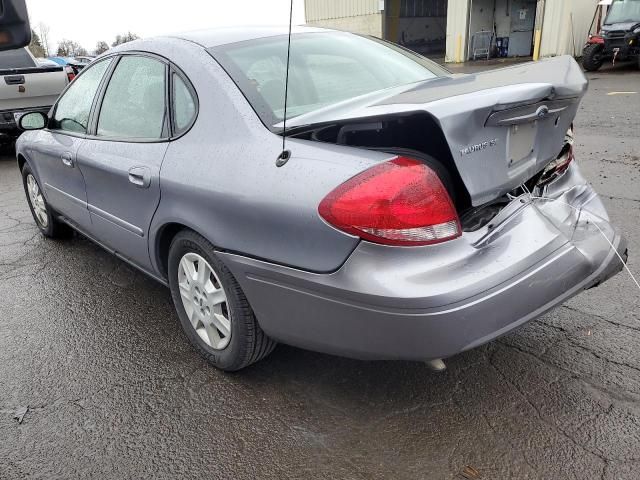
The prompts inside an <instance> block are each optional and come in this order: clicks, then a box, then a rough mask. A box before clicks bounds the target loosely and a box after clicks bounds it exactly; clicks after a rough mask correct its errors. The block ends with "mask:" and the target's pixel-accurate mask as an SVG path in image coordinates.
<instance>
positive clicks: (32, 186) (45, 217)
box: [22, 163, 72, 238]
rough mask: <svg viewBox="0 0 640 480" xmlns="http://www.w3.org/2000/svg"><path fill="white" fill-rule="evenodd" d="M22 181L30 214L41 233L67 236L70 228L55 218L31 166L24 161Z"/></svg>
mask: <svg viewBox="0 0 640 480" xmlns="http://www.w3.org/2000/svg"><path fill="white" fill-rule="evenodd" d="M22 183H23V185H24V193H25V194H26V195H27V202H28V203H29V209H30V210H31V215H33V219H34V220H35V222H36V225H37V226H38V228H39V229H40V231H41V232H42V234H43V235H44V236H45V237H49V238H64V237H68V236H69V235H70V234H71V233H72V230H71V228H70V227H68V226H67V225H65V224H64V223H61V222H60V221H59V220H58V219H57V218H56V216H55V215H54V213H53V210H51V208H50V207H49V204H48V203H47V200H46V199H45V198H44V194H43V193H42V188H40V184H39V183H38V180H37V179H36V177H35V175H34V174H33V171H32V170H31V167H30V166H29V165H28V164H26V163H25V164H24V167H22Z"/></svg>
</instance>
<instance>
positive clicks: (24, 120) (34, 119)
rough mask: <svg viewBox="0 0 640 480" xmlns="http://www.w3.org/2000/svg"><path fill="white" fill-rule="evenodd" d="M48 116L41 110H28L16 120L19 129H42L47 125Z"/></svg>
mask: <svg viewBox="0 0 640 480" xmlns="http://www.w3.org/2000/svg"><path fill="white" fill-rule="evenodd" d="M48 121H49V118H48V117H47V116H46V115H45V114H44V113H42V112H30V113H26V114H24V115H22V116H21V117H20V119H19V120H18V127H19V128H20V130H25V131H26V130H42V129H43V128H45V127H46V126H47V123H48Z"/></svg>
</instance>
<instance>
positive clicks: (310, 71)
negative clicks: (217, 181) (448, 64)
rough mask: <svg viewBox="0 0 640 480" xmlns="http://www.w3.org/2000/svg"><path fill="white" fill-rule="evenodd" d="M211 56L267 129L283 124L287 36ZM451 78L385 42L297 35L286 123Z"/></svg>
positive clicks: (336, 34) (225, 48)
mask: <svg viewBox="0 0 640 480" xmlns="http://www.w3.org/2000/svg"><path fill="white" fill-rule="evenodd" d="M209 52H210V53H211V54H212V55H213V56H214V57H215V58H216V60H217V61H218V62H219V63H220V64H221V65H222V66H223V68H224V69H225V70H226V71H227V72H228V73H229V75H230V76H231V77H232V78H233V80H234V81H235V83H236V84H237V85H238V87H239V88H240V90H242V93H244V95H245V97H246V98H247V99H248V100H249V102H250V103H251V105H252V106H253V108H254V109H255V111H256V112H257V113H258V115H259V116H260V118H261V119H262V121H263V122H264V123H265V125H267V126H273V125H275V124H277V123H279V122H280V121H282V120H283V118H284V90H285V88H284V86H285V77H286V65H287V36H286V35H284V36H278V37H273V38H267V39H258V40H250V41H247V42H240V43H234V44H230V45H222V46H219V47H214V48H211V49H209ZM447 73H448V72H447V71H446V70H445V69H443V68H442V67H440V66H438V65H437V64H436V63H434V62H432V61H430V60H427V59H426V58H424V57H421V56H419V55H417V54H414V53H413V52H409V51H408V50H404V49H402V48H400V47H397V46H395V45H392V44H389V43H386V42H383V41H381V40H376V39H371V38H366V37H361V36H358V35H353V34H350V33H344V32H326V33H324V32H323V33H306V34H298V35H294V36H293V37H292V40H291V65H290V70H289V93H288V101H287V118H289V119H290V118H293V117H296V116H298V115H302V114H304V113H308V112H311V111H313V110H317V109H319V108H322V107H325V106H328V105H332V104H335V103H338V102H341V101H344V100H348V99H352V98H354V97H358V96H360V95H366V94H368V93H372V92H375V91H378V90H383V89H386V88H391V87H397V86H400V85H406V84H409V83H414V82H418V81H421V80H427V79H431V78H434V77H437V76H443V75H446V74H447Z"/></svg>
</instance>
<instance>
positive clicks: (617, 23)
mask: <svg viewBox="0 0 640 480" xmlns="http://www.w3.org/2000/svg"><path fill="white" fill-rule="evenodd" d="M607 3H609V2H601V5H600V6H599V8H601V7H602V4H607ZM596 15H597V13H596ZM594 20H595V18H594ZM599 30H600V31H599V32H598V33H597V34H595V35H589V40H588V41H587V44H586V45H585V47H584V50H583V52H582V66H583V67H584V69H585V70H587V71H589V72H592V71H595V70H598V69H599V68H600V67H601V66H602V64H603V63H604V62H605V61H607V60H612V61H613V63H615V62H616V61H618V60H619V61H626V60H635V61H636V62H637V64H638V67H640V0H613V2H611V6H610V7H609V11H608V12H607V16H606V17H605V19H604V22H603V24H602V28H600V29H599Z"/></svg>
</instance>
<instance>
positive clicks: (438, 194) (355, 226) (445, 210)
mask: <svg viewBox="0 0 640 480" xmlns="http://www.w3.org/2000/svg"><path fill="white" fill-rule="evenodd" d="M318 212H319V213H320V216H321V217H322V218H323V219H324V220H325V221H327V222H328V223H329V224H330V225H332V226H334V227H335V228H337V229H339V230H342V231H343V232H346V233H350V234H352V235H356V236H358V237H360V238H362V239H364V240H369V241H371V242H375V243H382V244H385V245H405V246H418V245H431V244H434V243H440V242H444V241H447V240H452V239H454V238H457V237H459V236H460V235H461V228H460V221H459V219H458V214H457V212H456V209H455V207H454V206H453V203H452V201H451V197H449V194H448V193H447V190H446V189H445V187H444V185H443V184H442V182H441V181H440V178H438V175H437V174H436V173H435V172H434V171H433V170H432V169H431V168H429V167H428V166H426V165H425V164H423V163H422V162H420V161H418V160H414V159H411V158H407V157H397V158H396V159H394V160H391V161H389V162H385V163H381V164H379V165H376V166H374V167H372V168H370V169H369V170H365V171H364V172H362V173H360V174H358V175H356V176H355V177H353V178H351V179H350V180H348V181H346V182H345V183H343V184H342V185H340V186H339V187H338V188H336V189H335V190H333V191H332V192H331V193H329V195H327V196H326V197H325V199H324V200H323V201H322V202H321V203H320V206H319V207H318Z"/></svg>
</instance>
